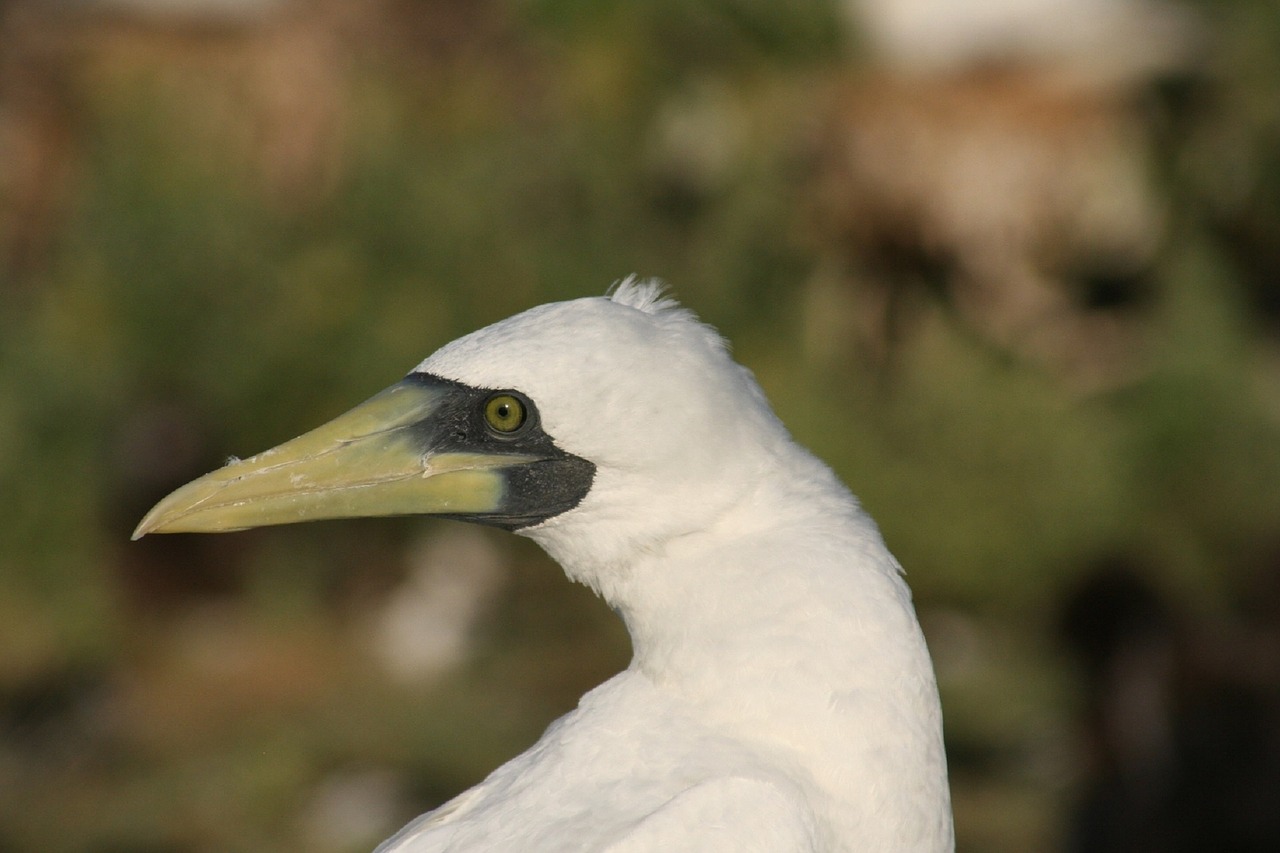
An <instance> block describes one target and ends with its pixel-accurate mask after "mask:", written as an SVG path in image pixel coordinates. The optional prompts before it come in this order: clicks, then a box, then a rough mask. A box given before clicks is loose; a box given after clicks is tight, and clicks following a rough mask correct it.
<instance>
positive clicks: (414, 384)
mask: <svg viewBox="0 0 1280 853" xmlns="http://www.w3.org/2000/svg"><path fill="white" fill-rule="evenodd" d="M472 390H473V389H467V388H466V387H465V386H460V385H458V384H457V383H450V382H446V381H444V380H437V379H434V378H432V377H428V376H425V375H422V374H411V375H410V376H409V377H406V378H405V379H404V380H403V381H401V382H399V383H397V384H395V385H393V386H391V387H390V388H388V389H386V390H385V391H383V392H382V393H380V394H378V395H376V396H375V397H373V398H372V399H370V400H368V401H366V402H364V403H362V404H361V405H359V406H357V407H356V408H354V409H352V410H351V411H349V412H347V413H346V414H344V415H341V416H339V417H338V418H336V419H334V420H332V421H330V422H329V423H327V424H325V425H324V426H321V427H319V428H317V429H314V430H312V431H311V432H308V433H306V434H304V435H301V436H299V437H298V438H295V439H293V440H292V441H288V442H285V443H284V444H282V445H280V446H279V447H276V448H274V449H272V450H268V451H266V452H264V453H259V454H258V455H257V456H254V457H252V458H249V459H244V460H238V461H232V462H231V463H230V464H228V465H227V466H226V467H224V468H221V469H219V470H217V471H214V472H213V473H211V474H206V475H205V476H203V477H201V478H200V479H198V480H195V481H193V482H191V483H188V484H187V485H185V486H183V487H181V488H180V489H178V490H177V491H175V492H173V493H172V494H171V495H169V496H168V497H167V498H165V499H164V500H162V501H160V503H158V504H156V506H155V507H154V508H153V509H152V510H151V512H149V513H147V515H146V517H145V518H144V519H142V522H141V523H140V524H139V525H138V528H137V529H136V530H135V531H134V532H133V538H134V539H138V538H140V537H142V536H145V535H146V534H148V533H180V532H181V533H187V532H201V533H212V532H220V531H229V530H243V529H246V528H250V527H264V526H267V525H272V524H291V523H293V522H298V521H313V520H318V519H328V518H354V517H360V516H388V515H417V514H435V515H448V516H454V517H459V518H471V519H472V520H477V521H488V522H489V523H495V524H501V523H503V522H502V519H507V518H509V516H507V515H503V512H504V502H505V501H506V498H507V495H506V491H507V487H508V482H507V478H506V476H504V472H505V471H507V470H508V469H511V468H512V467H518V466H527V465H529V464H531V463H538V462H540V461H545V459H543V458H541V457H540V455H538V454H533V455H530V454H528V453H524V452H521V448H519V447H514V446H513V447H492V446H485V445H483V444H479V443H472V444H468V443H467V442H463V441H459V440H458V432H457V430H455V429H454V428H453V426H452V424H454V423H455V422H456V421H457V417H458V416H457V412H458V411H459V404H458V398H459V396H460V395H461V394H462V392H463V391H472ZM450 418H452V420H450ZM517 521H518V519H517ZM508 526H513V527H514V526H519V525H518V524H516V523H512V524H510V525H508Z"/></svg>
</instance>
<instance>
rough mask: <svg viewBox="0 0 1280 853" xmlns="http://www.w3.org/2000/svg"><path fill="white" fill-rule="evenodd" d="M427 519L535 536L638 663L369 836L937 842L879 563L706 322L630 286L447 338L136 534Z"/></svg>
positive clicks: (413, 840) (615, 845) (908, 644)
mask: <svg viewBox="0 0 1280 853" xmlns="http://www.w3.org/2000/svg"><path fill="white" fill-rule="evenodd" d="M407 514H433V515H442V516H447V517H453V518H458V519H463V520H471V521H478V522H481V523H486V524H493V525H498V526H501V527H505V528H508V529H511V530H514V531H515V532H516V533H518V534H520V535H523V536H528V537H529V538H531V539H533V540H534V541H536V542H537V543H538V544H540V545H541V546H542V547H543V548H544V549H546V551H547V552H548V553H550V554H551V556H552V557H554V558H555V559H556V560H557V561H558V562H559V563H560V565H561V566H562V567H563V568H564V571H565V573H566V574H567V575H568V577H569V578H571V579H572V580H575V581H578V582H581V583H584V584H586V585H588V586H589V587H591V588H592V589H593V590H595V591H596V592H597V593H598V594H599V595H600V596H601V597H602V598H603V599H604V600H605V601H606V602H608V603H609V605H611V606H612V607H613V608H614V610H615V611H616V612H617V613H618V614H619V615H620V616H621V617H622V619H623V620H624V621H625V623H626V626H627V629H628V631H629V632H630V635H631V641H632V646H633V650H634V656H633V658H632V661H631V664H630V666H628V667H627V669H626V670H625V671H623V672H621V673H619V674H618V675H616V676H614V677H613V678H611V679H610V680H609V681H607V682H605V683H604V684H602V685H601V686H599V687H597V688H595V689H594V690H592V691H590V692H589V693H587V694H586V695H585V696H584V697H583V698H582V700H581V702H580V703H579V705H578V708H577V709H576V710H574V711H572V712H571V713H569V714H567V715H566V716H564V717H562V718H561V719H560V720H558V721H557V722H555V723H554V724H552V725H551V727H550V728H548V729H547V731H546V733H545V734H544V735H543V736H542V738H541V739H540V740H539V741H538V742H537V743H536V744H535V745H534V746H533V747H532V748H530V749H529V750H528V751H527V752H525V753H524V754H522V755H520V756H518V757H517V758H514V759H512V760H511V761H509V762H507V763H506V764H504V765H503V766H502V767H499V768H498V769H497V770H495V771H494V772H493V773H492V774H491V775H490V776H489V777H488V778H487V779H485V780H484V781H483V782H481V783H480V784H479V785H477V786H476V787H474V788H472V789H471V790H469V791H466V792H464V793H463V794H461V795H460V796H458V797H456V798H455V799H453V800H452V801H450V802H448V803H446V804H444V805H443V806H441V807H439V808H437V809H436V810H434V811H432V812H428V813H427V814H425V815H423V816H421V817H419V818H418V819H416V820H414V821H413V822H411V823H410V824H409V825H408V826H406V827H405V828H404V829H402V830H401V831H400V832H399V833H398V834H396V835H395V836H394V837H392V838H391V839H389V840H388V841H386V842H385V843H384V844H383V845H382V846H381V847H379V848H378V849H379V850H380V851H387V853H390V851H445V850H448V851H473V850H483V851H597V850H608V851H614V853H630V852H631V851H720V850H723V851H738V852H740V851H859V853H867V852H868V851H920V853H925V851H928V853H936V851H949V850H952V849H954V841H953V834H952V825H951V808H950V799H949V793H948V787H947V776H946V760H945V756H944V753H943V746H942V724H941V710H940V706H939V701H938V691H937V686H936V683H935V679H934V675H933V670H932V667H931V665H930V662H929V656H928V652H927V650H926V648H925V642H924V638H923V636H922V634H921V632H920V627H919V624H918V623H917V621H916V617H915V613H914V610H913V608H912V604H911V595H910V592H909V590H908V589H907V586H906V584H905V582H904V581H903V578H902V575H901V569H900V567H899V565H898V563H897V561H896V560H895V559H894V558H893V556H892V555H891V554H890V553H889V551H888V550H887V549H886V547H885V545H884V542H883V540H882V539H881V537H880V534H879V532H878V530H877V528H876V526H875V523H874V522H873V521H872V520H871V519H870V518H869V517H868V516H867V515H866V514H865V513H864V512H863V511H862V510H861V509H860V508H859V506H858V503H857V501H856V499H855V498H854V497H853V495H852V494H850V493H849V491H848V490H847V489H846V488H845V487H844V485H842V484H841V483H840V481H839V480H838V479H837V477H836V476H835V475H834V474H833V473H832V471H831V470H830V469H829V468H827V467H826V466H825V465H824V464H823V463H822V462H820V461H819V460H818V459H816V458H815V457H814V456H812V455H811V454H810V453H809V452H807V451H806V450H804V449H802V448H801V447H799V446H798V445H796V444H795V443H794V442H793V441H792V439H791V437H790V436H789V435H788V433H787V431H786V429H785V428H784V427H783V425H782V424H781V422H780V421H779V420H778V419H777V417H776V416H775V415H774V414H773V412H772V411H771V409H770V408H769V405H768V403H767V402H766V400H765V398H764V394H763V393H762V392H761V390H760V388H759V386H758V385H757V384H756V382H755V380H754V379H753V378H752V376H751V374H750V373H749V372H748V371H747V370H746V369H745V368H743V367H741V366H739V365H738V364H736V363H735V362H734V361H733V360H732V359H731V358H730V357H729V355H728V352H727V350H726V347H725V344H724V342H723V340H722V339H721V338H720V336H719V335H718V334H717V333H716V332H715V331H714V330H713V329H711V328H710V327H708V326H705V325H703V324H702V323H700V322H699V321H698V320H697V319H696V318H695V317H694V316H693V314H692V313H691V312H689V311H687V310H685V309H683V308H681V307H680V306H678V305H677V304H676V303H675V302H674V301H673V300H671V299H669V298H666V297H664V295H663V292H662V288H661V285H659V284H657V283H653V282H641V281H637V280H635V279H634V278H632V279H627V280H626V281H624V282H622V283H621V284H619V285H618V286H616V287H615V288H614V289H613V292H612V294H611V295H610V296H606V297H596V298H586V299H577V300H572V301H568V302H561V303H555V304H550V305H543V306H540V307H537V308H534V309H532V310H529V311H526V312H524V313H523V314H519V315H517V316H515V317H513V318H511V319H508V320H505V321H503V322H500V323H497V324H495V325H492V326H489V327H488V328H485V329H482V330H480V331H478V332H475V333H472V334H470V335H467V336H466V337H463V338H461V339H459V340H457V341H455V342H453V343H451V344H449V345H447V346H445V347H444V348H442V349H440V350H439V351H438V352H436V353H435V354H434V355H432V356H430V357H429V358H427V359H426V360H425V361H424V362H422V363H421V364H420V365H418V367H416V368H415V369H414V370H413V372H411V373H410V374H409V375H408V376H407V377H406V378H405V379H404V380H403V381H401V382H399V383H398V384H396V385H393V386H392V387H391V388H389V389H387V390H386V391H384V392H382V393H381V394H379V395H377V396H375V397H373V398H372V399H371V400H369V401H367V402H365V403H364V404H362V405H361V406H359V407H357V408H355V409H353V410H352V411H350V412H348V413H347V414H345V415H342V416H340V417H339V418H337V419H335V420H334V421H331V422H330V423H328V424H326V425H324V426H322V427H320V428H318V429H316V430H313V431H312V432H309V433H307V434H305V435H303V436H301V437H299V438H296V439H294V440H292V441H290V442H287V443H285V444H283V445H281V446H279V447H277V448H275V449H273V450H268V451H266V452H265V453H262V454H259V455H258V456H255V457H253V458H251V459H245V460H242V461H237V462H233V463H232V464H229V465H228V466H226V467H225V468H222V469H220V470H218V471H215V472H213V473H212V474H208V475H206V476H205V477H202V478H201V479H199V480H196V481H194V482H192V483H190V484H188V485H186V486H184V487H182V488H181V489H179V490H178V491H176V492H174V493H173V494H172V495H170V496H169V497H167V498H165V500H163V501H161V502H160V504H158V505H157V506H156V507H155V508H154V509H153V510H152V511H151V512H150V513H149V514H148V515H147V517H146V518H144V519H143V521H142V523H141V524H140V525H139V526H138V529H137V531H135V534H134V536H135V538H137V537H138V536H141V535H143V534H145V533H151V532H176V531H217V530H235V529H242V528H247V527H256V526H261V525H267V524H285V523H289V522H293V521H302V520H307V519H316V518H335V517H349V516H368V515H407Z"/></svg>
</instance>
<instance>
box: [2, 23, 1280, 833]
mask: <svg viewBox="0 0 1280 853" xmlns="http://www.w3.org/2000/svg"><path fill="white" fill-rule="evenodd" d="M633 272H635V273H639V274H641V275H645V276H660V277H662V278H665V279H667V280H668V281H669V282H670V283H671V284H672V286H673V288H674V292H675V294H676V295H677V296H678V297H679V298H680V299H682V300H683V301H684V302H685V303H686V304H687V305H689V306H690V307H691V308H693V309H695V310H696V311H698V312H699V313H700V314H701V316H702V317H703V318H704V319H705V320H707V321H708V322H710V323H712V324H714V325H716V326H718V327H719V328H720V329H722V330H723V331H724V332H725V333H726V334H727V335H728V336H729V337H730V338H731V339H732V341H733V343H734V348H735V349H734V351H735V354H736V356H737V357H738V358H739V360H741V361H742V362H744V363H745V364H747V365H748V366H750V367H751V368H752V369H753V370H754V371H755V373H756V375H757V377H758V378H759V380H760V382H761V384H762V385H763V386H764V388H765V390H766V392H767V393H768V395H769V396H770V398H771V399H772V400H773V402H774V404H775V406H776V408H777V410H778V412H779V414H780V415H781V417H782V418H783V420H784V421H786V422H787V423H788V424H789V425H790V427H791V428H792V430H793V432H794V433H795V435H796V437H797V439H798V440H799V441H801V442H802V443H804V444H806V445H808V446H809V447H811V448H813V449H814V450H815V451H816V452H817V453H818V454H819V455H821V456H822V457H823V458H824V459H826V460H828V461H829V462H830V463H831V464H832V465H833V466H834V467H835V468H836V469H837V470H838V471H839V473H840V474H841V475H842V476H843V478H844V479H845V480H846V481H847V482H848V483H849V484H850V485H851V486H852V488H853V489H854V491H855V492H856V493H858V494H859V495H860V496H861V498H862V500H863V502H864V504H865V506H866V507H867V508H868V509H869V510H870V511H871V513H872V514H873V515H874V516H875V517H876V518H877V519H878V520H879V522H880V523H881V526H882V528H883V531H884V534H885V537H886V539H887V540H888V542H889V545H890V547H891V548H892V549H893V550H894V551H895V552H896V553H897V555H898V556H899V558H900V559H901V561H902V563H903V564H904V565H905V566H906V569H907V573H908V578H909V580H910V582H911V584H912V586H913V588H914V590H915V593H916V600H917V604H918V608H919V612H920V617H921V621H922V623H923V625H924V628H925V632H926V634H927V635H928V639H929V641H930V646H931V649H932V651H933V654H934V658H935V661H936V665H937V670H938V676H939V680H940V684H941V689H942V695H943V703H944V708H945V713H946V725H947V732H946V734H947V746H948V752H949V758H950V764H951V774H952V787H953V796H954V800H955V815H956V829H957V836H958V839H959V847H960V849H961V850H964V851H992V853H1004V851H1010V852H1011V851H1174V850H1179V851H1180V850H1188V851H1190V850H1198V851H1200V850H1216V851H1263V850H1266V851H1274V850H1277V849H1280V806H1278V804H1280V7H1278V6H1277V5H1276V4H1275V2H1274V0H1187V2H1184V3H1180V4H1175V3H1173V2H1159V0H1080V2H1074V3H1059V2H1053V0H795V1H794V2H789V3H784V2H765V1H764V0H650V2H641V3H636V2H620V1H619V0H365V2H360V3H350V2H342V0H25V2H24V0H8V2H3V3H0V519H3V520H2V521H0V851H36V850H39V851H104V853H106V852H107V851H110V853H161V852H162V851H163V852H164V853H168V851H173V852H174V853H178V851H292V850H307V851H314V852H315V853H329V851H333V853H343V852H344V851H355V850H367V849H369V848H371V846H372V845H373V844H374V843H375V842H376V841H378V840H380V839H381V838H383V837H385V836H386V835H388V834H389V833H391V832H392V831H394V830H395V829H397V828H398V827H399V826H400V825H401V824H402V823H403V822H404V821H406V820H407V819H409V818H411V817H412V816H414V815H415V814H417V813H419V812H420V811H423V810H425V809H427V808H429V807H431V806H434V805H436V804H438V803H440V802H441V801H443V800H444V799H446V798H448V797H449V796H451V795H452V794H454V793H456V792H457V791H459V790H461V789H462V788H464V787H466V786H468V785H470V784H472V783H474V782H476V781H477V780H479V779H480V778H482V777H483V776H484V775H485V774H486V773H487V772H488V771H489V770H490V769H492V768H493V767H495V766H496V765H497V764H498V763H500V762H501V761H502V760H504V759H506V758H508V757H510V756H512V755H514V754H515V753H517V752H518V751H520V750H521V749H523V748H524V747H525V746H527V745H528V744H530V743H531V742H532V741H533V740H534V739H535V738H536V737H537V736H538V734H539V733H540V732H541V731H542V729H543V727H544V726H545V725H546V724H547V723H548V722H549V721H550V720H551V719H553V718H555V717H556V716H558V715H560V714H562V713H564V712H565V711H566V710H568V709H570V708H572V707H573V706H574V704H575V703H576V700H577V698H578V696H579V695H580V694H581V693H582V692H583V691H584V690H586V689H587V688H589V687H590V686H593V685H595V684H597V683H598V682H600V681H602V680H603V679H605V678H606V677H608V676H609V675H610V674H612V673H613V672H615V671H617V670H619V669H621V668H622V667H624V666H625V665H626V663H627V660H628V656H629V648H628V645H627V639H626V636H625V634H624V633H623V631H622V629H621V626H620V625H619V624H618V623H617V621H616V620H615V619H614V617H613V615H612V614H611V613H609V612H608V611H607V609H606V608H605V607H604V605H602V604H601V603H600V602H598V601H597V600H595V599H594V598H593V597H592V596H591V595H590V594H589V593H588V592H587V591H586V590H585V589H583V588H580V587H576V586H574V585H572V584H570V583H568V582H567V581H565V579H564V578H563V576H562V574H561V573H560V571H559V569H558V568H557V567H556V566H555V565H554V564H552V563H550V562H549V560H548V559H547V558H546V557H544V556H543V555H542V553H541V552H540V551H538V550H537V549H536V548H534V547H533V546H531V545H530V544H529V543H528V542H525V541H524V540H521V539H518V538H516V537H511V536H507V535H504V534H501V533H496V532H492V531H488V530H483V529H477V528H472V527H469V526H464V525H456V524H450V523H446V522H431V521H423V520H407V519H399V520H369V521H351V522H335V523H326V524H317V525H305V526H301V527H296V528H277V529H268V530H258V531H250V532H246V533H239V534H234V535H228V536H204V537H200V536H156V537H148V538H146V539H144V540H142V541H139V542H135V543H130V542H129V534H130V532H131V530H132V529H133V526H134V525H135V524H136V522H137V521H138V519H139V518H140V517H141V516H142V514H143V512H144V511H145V510H146V509H147V508H148V507H149V506H150V505H151V504H153V503H154V502H155V501H156V500H158V499H159V498H160V497H161V496H163V495H164V494H165V493H166V492H167V491H168V490H170V489H171V488H173V487H176V486H177V485H179V484H181V483H183V482H185V481H186V480H189V479H191V478H193V477H195V476H197V475H199V474H202V473H204V472H205V471H208V470H210V469H212V468H215V467H218V466H219V465H220V464H221V463H222V462H223V461H224V460H225V459H226V458H227V457H228V456H230V455H232V454H235V455H241V456H244V455H249V454H252V453H254V452H257V451H259V450H262V449H264V448H266V447H269V446H272V445H274V444H276V443H278V442H280V441H282V440H284V439H286V438H290V437H292V436H294V435H296V434H298V433H300V432H302V431H303V430H305V429H308V428H310V427H311V426H314V425H316V424H318V423H320V422H321V421H323V420H326V419H327V418H329V417H331V416H333V415H335V414H337V413H339V412H341V411H343V410H345V409H346V408H348V407H349V406H351V405H353V404H354V403H356V402H358V401H360V400H363V399H365V398H366V397H368V396H370V395H371V394H373V393H374V392H376V391H378V390H380V389H381V388H383V387H385V386H386V385H388V384H390V383H391V382H393V381H394V380H396V379H397V378H398V377H400V376H401V375H402V374H403V373H405V372H406V371H407V370H409V369H410V368H411V367H412V366H413V365H415V364H416V363H417V362H418V361H419V360H420V359H421V358H423V357H424V356H426V355H427V354H429V353H430V352H431V351H432V350H434V349H435V348H436V347H438V346H440V345H441V344H443V343H445V342H447V341H449V340H451V339H452V338H454V337H456V336H458V335H460V334H462V333H465V332H468V331H471V330H472V329H475V328H477V327H479V326H482V325H484V324H486V323H489V322H491V321H494V320H497V319H500V318H503V317H505V316H508V315H510V314H512V313H515V312H517V311H520V310H523V309H525V308H527V307H530V306H532V305H535V304H537V303H541V302H544V301H549V300H555V299H563V298H570V297H577V296H582V295H587V294H597V293H601V292H603V290H604V289H605V288H606V287H607V286H608V285H609V284H610V283H611V282H612V281H614V280H616V279H618V278H621V277H623V276H625V275H627V274H629V273H633Z"/></svg>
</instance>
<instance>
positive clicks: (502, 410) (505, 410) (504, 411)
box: [498, 403, 511, 421]
mask: <svg viewBox="0 0 1280 853" xmlns="http://www.w3.org/2000/svg"><path fill="white" fill-rule="evenodd" d="M509 417H511V404H510V403H499V404H498V418H499V419H500V420H504V421H505V420H506V419H507V418H509Z"/></svg>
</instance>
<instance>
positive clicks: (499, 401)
mask: <svg viewBox="0 0 1280 853" xmlns="http://www.w3.org/2000/svg"><path fill="white" fill-rule="evenodd" d="M528 416H529V413H528V411H527V410H526V409H525V405H524V403H523V402H522V401H521V400H520V399H519V398H518V397H516V396H515V395H514V394H508V393H505V392H504V393H501V394H494V395H493V396H492V397H490V398H489V399H488V400H487V401H486V402H485V404H484V420H485V423H487V424H488V425H489V428H490V429H492V430H493V431H494V432H497V433H501V434H504V435H510V434H512V433H514V432H516V431H517V430H518V429H520V427H522V426H524V422H525V420H526V419H527V418H528Z"/></svg>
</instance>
